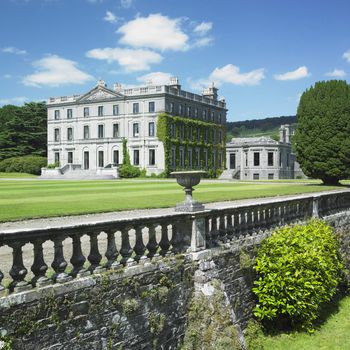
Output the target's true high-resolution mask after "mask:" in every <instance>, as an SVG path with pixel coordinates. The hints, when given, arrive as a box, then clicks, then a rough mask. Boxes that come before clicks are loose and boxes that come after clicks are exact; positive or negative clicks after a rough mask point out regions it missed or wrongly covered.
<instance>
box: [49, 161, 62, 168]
mask: <svg viewBox="0 0 350 350" xmlns="http://www.w3.org/2000/svg"><path fill="white" fill-rule="evenodd" d="M59 166H60V163H58V162H55V163H51V164H48V165H47V166H46V168H47V169H55V168H57V167H59Z"/></svg>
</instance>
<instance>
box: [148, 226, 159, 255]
mask: <svg viewBox="0 0 350 350" xmlns="http://www.w3.org/2000/svg"><path fill="white" fill-rule="evenodd" d="M156 226H157V225H156V224H150V225H149V228H148V243H147V246H146V247H147V251H148V254H147V257H148V258H149V259H157V258H158V257H159V254H158V253H157V250H158V243H157V239H156Z"/></svg>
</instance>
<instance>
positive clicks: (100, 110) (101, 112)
mask: <svg viewBox="0 0 350 350" xmlns="http://www.w3.org/2000/svg"><path fill="white" fill-rule="evenodd" d="M98 116H99V117H102V116H103V106H98Z"/></svg>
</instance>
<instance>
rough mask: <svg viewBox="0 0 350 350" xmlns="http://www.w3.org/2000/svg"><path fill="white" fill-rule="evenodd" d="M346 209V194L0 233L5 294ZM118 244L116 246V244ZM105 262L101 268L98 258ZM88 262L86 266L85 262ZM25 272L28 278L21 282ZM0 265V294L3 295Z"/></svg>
mask: <svg viewBox="0 0 350 350" xmlns="http://www.w3.org/2000/svg"><path fill="white" fill-rule="evenodd" d="M349 208H350V191H338V192H333V193H327V194H319V195H312V194H311V195H308V196H307V195H304V196H299V197H296V198H292V199H288V198H287V199H286V198H275V199H271V200H264V201H261V203H260V204H256V203H255V204H250V205H241V206H234V207H233V206H232V207H228V208H222V209H210V210H204V211H201V212H196V213H175V212H174V213H172V214H169V215H158V216H150V217H140V218H136V219H119V220H113V221H106V222H102V223H95V224H80V225H66V226H62V227H51V228H50V227H49V228H43V229H25V228H24V229H22V230H12V231H11V230H9V231H3V232H0V247H1V246H8V247H10V248H12V250H13V260H12V267H11V269H10V271H6V273H8V274H9V275H10V276H11V279H12V281H11V283H10V287H9V292H20V291H23V290H28V289H31V288H34V287H41V286H45V285H48V284H52V283H63V282H66V281H69V280H72V279H74V278H77V277H82V276H86V275H90V274H93V273H99V272H102V271H105V270H107V269H119V268H122V267H124V266H132V265H136V264H147V263H152V261H156V260H158V259H160V258H162V257H166V256H171V255H175V254H181V253H186V252H196V251H200V250H204V249H207V248H211V247H215V246H217V245H220V244H221V243H225V242H229V241H233V240H235V239H239V238H240V237H242V236H243V237H244V236H247V235H251V234H254V233H255V234H257V233H259V232H265V231H270V230H271V229H274V228H276V227H279V226H283V225H286V224H292V223H295V222H302V221H305V220H307V219H309V218H311V217H325V216H328V215H331V214H334V213H337V212H341V211H344V210H347V209H349ZM102 232H104V233H105V234H106V235H107V248H106V251H104V252H101V251H100V249H99V244H98V242H99V235H100V233H102ZM84 235H87V236H88V237H89V245H90V254H89V255H88V256H84V254H83V252H82V243H81V238H82V236H84ZM66 238H71V239H72V256H71V259H70V261H69V262H70V267H71V272H70V273H68V272H67V267H68V265H69V263H68V262H67V261H66V260H65V257H64V249H65V245H63V241H64V240H65V239H66ZM47 241H51V242H53V244H54V258H53V262H52V264H51V267H52V269H53V270H54V272H55V273H54V275H53V276H52V277H51V278H49V277H48V276H47V270H48V268H49V267H48V265H47V262H46V261H45V251H44V248H43V244H44V243H45V242H47ZM27 243H31V244H32V245H33V252H32V261H33V263H32V265H31V266H25V264H24V262H23V253H22V248H23V246H24V245H25V244H27ZM117 243H118V244H117ZM101 253H103V254H104V257H105V259H104V260H106V262H105V263H104V264H103V265H102V264H101V261H102V258H103V257H102V254H101ZM86 261H87V262H88V263H89V267H86V264H85V262H86ZM28 268H30V269H31V271H32V273H33V276H34V277H33V278H32V279H31V280H29V279H28V278H27V279H26V276H27V275H28ZM1 269H2V267H1V262H0V295H1V294H2V292H3V291H4V290H5V289H4V287H3V286H2V284H1V282H2V280H3V278H4V274H3V272H1Z"/></svg>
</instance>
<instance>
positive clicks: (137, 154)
mask: <svg viewBox="0 0 350 350" xmlns="http://www.w3.org/2000/svg"><path fill="white" fill-rule="evenodd" d="M139 164H140V151H139V150H138V149H134V165H139Z"/></svg>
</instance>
